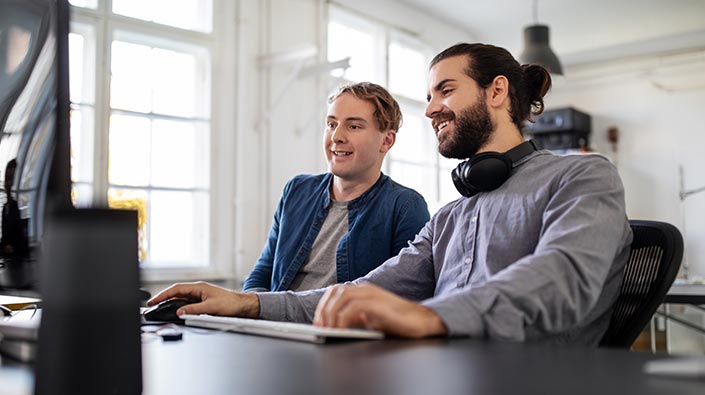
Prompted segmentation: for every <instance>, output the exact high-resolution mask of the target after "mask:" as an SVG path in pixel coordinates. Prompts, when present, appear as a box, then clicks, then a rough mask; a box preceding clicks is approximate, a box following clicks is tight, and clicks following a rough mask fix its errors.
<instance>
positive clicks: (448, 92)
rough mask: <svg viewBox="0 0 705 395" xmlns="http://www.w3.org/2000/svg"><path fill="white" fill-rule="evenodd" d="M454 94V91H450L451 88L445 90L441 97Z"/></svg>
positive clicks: (442, 91)
mask: <svg viewBox="0 0 705 395" xmlns="http://www.w3.org/2000/svg"><path fill="white" fill-rule="evenodd" d="M452 92H453V90H452V89H450V88H444V89H443V90H441V95H443V96H448V95H449V94H451V93H452Z"/></svg>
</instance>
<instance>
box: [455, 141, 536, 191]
mask: <svg viewBox="0 0 705 395" xmlns="http://www.w3.org/2000/svg"><path fill="white" fill-rule="evenodd" d="M538 149H539V148H538V146H537V145H536V143H535V142H534V141H533V140H529V141H525V142H523V143H521V144H519V145H517V146H516V147H514V148H512V149H510V150H509V151H507V152H504V153H500V152H482V153H480V154H477V155H473V156H472V157H471V158H470V159H468V160H466V161H464V162H462V163H460V164H459V165H458V167H456V168H455V169H454V170H453V172H452V173H451V175H452V177H453V184H454V185H455V188H456V189H457V190H458V192H460V194H461V195H463V196H465V197H471V196H473V195H475V194H477V193H478V192H488V191H492V190H494V189H497V188H499V186H500V185H502V184H503V183H504V182H505V181H506V180H507V179H508V178H509V176H510V175H511V173H512V168H513V167H514V164H515V163H517V162H518V161H520V160H521V159H523V158H525V157H526V156H527V155H530V154H531V153H532V152H534V151H538Z"/></svg>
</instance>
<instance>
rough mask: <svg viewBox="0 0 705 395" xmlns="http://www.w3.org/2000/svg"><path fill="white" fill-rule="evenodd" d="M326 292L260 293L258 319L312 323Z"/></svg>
mask: <svg viewBox="0 0 705 395" xmlns="http://www.w3.org/2000/svg"><path fill="white" fill-rule="evenodd" d="M324 291H325V290H324V289H317V290H311V291H304V292H293V291H286V292H258V293H256V294H255V295H257V298H258V301H259V315H258V317H259V318H261V319H265V320H272V321H290V322H306V323H310V322H312V321H313V315H314V313H315V311H316V305H317V304H318V301H319V300H320V299H321V296H323V293H324Z"/></svg>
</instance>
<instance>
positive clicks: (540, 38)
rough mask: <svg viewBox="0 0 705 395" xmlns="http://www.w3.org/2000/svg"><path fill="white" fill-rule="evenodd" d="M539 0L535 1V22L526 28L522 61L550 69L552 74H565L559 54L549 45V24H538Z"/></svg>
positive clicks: (520, 57)
mask: <svg viewBox="0 0 705 395" xmlns="http://www.w3.org/2000/svg"><path fill="white" fill-rule="evenodd" d="M537 8H538V0H535V1H534V24H533V25H531V26H527V27H526V28H524V52H522V53H521V56H519V60H520V61H521V63H523V64H526V63H533V64H538V65H541V66H543V67H545V68H547V69H548V71H549V72H550V73H551V74H556V75H563V66H561V62H560V60H558V56H556V54H555V53H554V52H553V50H551V47H550V46H549V45H548V36H549V30H548V26H546V25H540V24H538V16H537Z"/></svg>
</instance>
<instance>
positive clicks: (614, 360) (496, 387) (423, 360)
mask: <svg viewBox="0 0 705 395" xmlns="http://www.w3.org/2000/svg"><path fill="white" fill-rule="evenodd" d="M142 349H143V361H144V363H143V366H144V380H143V382H144V393H145V394H147V395H160V394H176V393H179V394H231V393H243V394H405V395H406V394H424V395H426V394H519V393H521V394H620V395H621V394H627V393H633V394H640V395H645V394H666V393H668V394H699V395H702V394H703V393H705V381H696V380H687V379H686V380H684V379H668V378H660V377H655V376H649V375H645V374H644V373H642V367H643V364H644V363H645V362H646V361H648V360H651V359H656V358H663V357H659V356H654V355H651V354H644V353H635V352H628V351H625V350H607V349H585V348H571V347H547V346H540V345H523V344H511V343H497V342H482V341H479V340H472V339H455V340H446V339H430V340H422V341H410V340H401V339H392V340H385V341H363V342H349V343H337V344H329V345H313V344H307V343H298V342H292V341H286V340H279V339H270V338H264V337H256V336H247V335H238V334H232V333H221V332H208V333H204V332H203V331H202V330H198V329H196V330H193V329H190V328H185V333H184V339H183V340H182V341H180V342H166V343H165V342H162V341H161V340H160V339H156V340H155V341H148V342H144V343H143V348H142Z"/></svg>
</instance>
